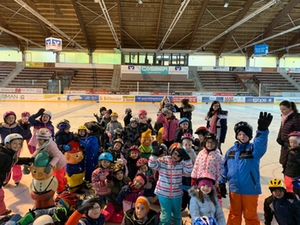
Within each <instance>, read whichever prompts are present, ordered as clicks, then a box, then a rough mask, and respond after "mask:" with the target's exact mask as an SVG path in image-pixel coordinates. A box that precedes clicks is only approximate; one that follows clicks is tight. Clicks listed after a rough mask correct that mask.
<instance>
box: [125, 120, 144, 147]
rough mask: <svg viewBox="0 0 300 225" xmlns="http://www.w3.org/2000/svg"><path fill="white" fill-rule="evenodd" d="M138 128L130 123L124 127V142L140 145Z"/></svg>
mask: <svg viewBox="0 0 300 225" xmlns="http://www.w3.org/2000/svg"><path fill="white" fill-rule="evenodd" d="M138 139H139V137H138V129H137V127H136V128H133V127H131V126H130V125H128V126H126V127H125V128H124V142H125V143H130V144H132V145H139V143H140V142H139V140H138Z"/></svg>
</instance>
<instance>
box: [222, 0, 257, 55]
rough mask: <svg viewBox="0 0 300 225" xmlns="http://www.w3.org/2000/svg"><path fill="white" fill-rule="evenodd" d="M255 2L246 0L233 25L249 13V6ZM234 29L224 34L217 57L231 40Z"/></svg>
mask: <svg viewBox="0 0 300 225" xmlns="http://www.w3.org/2000/svg"><path fill="white" fill-rule="evenodd" d="M255 1H256V0H248V1H246V3H245V5H244V6H243V9H242V10H241V11H240V12H239V14H238V15H237V17H236V18H235V20H234V24H235V23H237V22H239V21H240V20H241V19H242V18H244V16H245V15H246V13H247V12H248V11H249V9H250V8H251V6H252V5H253V3H254V2H255ZM234 31H235V29H234V30H232V31H230V32H229V33H227V34H226V36H225V38H224V40H223V42H222V44H221V46H220V47H219V51H218V53H217V54H216V55H217V57H219V56H220V55H221V54H222V52H223V50H224V48H225V47H226V45H227V43H228V41H229V39H230V38H231V36H232V34H233V33H234Z"/></svg>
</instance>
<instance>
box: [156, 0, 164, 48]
mask: <svg viewBox="0 0 300 225" xmlns="http://www.w3.org/2000/svg"><path fill="white" fill-rule="evenodd" d="M163 5H164V0H161V1H160V7H159V14H158V20H157V26H156V42H155V48H158V38H159V37H158V35H159V30H160V23H161V17H162V11H163Z"/></svg>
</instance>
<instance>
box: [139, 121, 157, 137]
mask: <svg viewBox="0 0 300 225" xmlns="http://www.w3.org/2000/svg"><path fill="white" fill-rule="evenodd" d="M148 129H150V130H151V133H152V135H154V134H155V131H154V129H153V127H152V125H151V120H149V119H148V120H147V123H141V122H140V123H139V125H138V126H137V130H138V133H137V137H138V138H140V137H141V135H142V133H144V132H145V131H146V130H148Z"/></svg>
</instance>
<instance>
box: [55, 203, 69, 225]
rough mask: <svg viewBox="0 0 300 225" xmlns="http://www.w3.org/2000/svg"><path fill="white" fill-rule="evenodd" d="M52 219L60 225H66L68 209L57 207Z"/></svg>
mask: <svg viewBox="0 0 300 225" xmlns="http://www.w3.org/2000/svg"><path fill="white" fill-rule="evenodd" d="M52 218H53V219H54V222H60V224H65V223H66V222H67V220H68V212H67V209H66V208H65V207H57V208H56V209H55V212H54V215H53V216H52Z"/></svg>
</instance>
